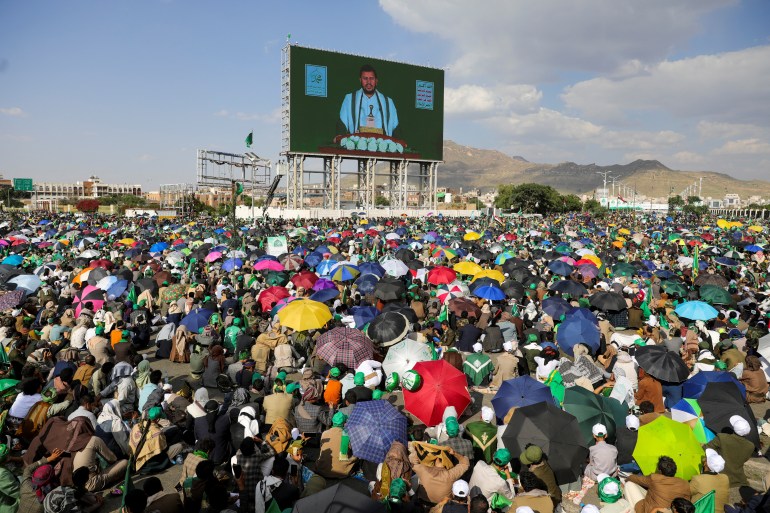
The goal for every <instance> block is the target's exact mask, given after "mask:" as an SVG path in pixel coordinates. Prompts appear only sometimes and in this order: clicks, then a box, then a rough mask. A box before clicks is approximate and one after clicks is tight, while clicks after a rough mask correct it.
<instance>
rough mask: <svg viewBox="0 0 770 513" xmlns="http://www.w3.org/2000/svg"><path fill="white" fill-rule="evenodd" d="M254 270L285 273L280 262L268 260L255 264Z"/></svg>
mask: <svg viewBox="0 0 770 513" xmlns="http://www.w3.org/2000/svg"><path fill="white" fill-rule="evenodd" d="M254 270H255V271H283V270H284V268H283V266H282V265H281V263H280V262H277V261H275V260H270V259H266V260H260V261H259V262H257V263H255V264H254Z"/></svg>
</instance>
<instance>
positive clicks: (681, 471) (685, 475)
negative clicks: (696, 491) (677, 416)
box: [634, 416, 703, 480]
mask: <svg viewBox="0 0 770 513" xmlns="http://www.w3.org/2000/svg"><path fill="white" fill-rule="evenodd" d="M661 456H668V457H669V458H672V459H673V460H674V461H675V462H676V476H677V477H680V478H682V479H685V480H689V479H690V478H692V476H694V475H696V474H699V473H700V464H701V459H702V458H703V449H702V448H701V445H700V443H698V440H697V439H696V438H695V434H693V432H692V429H691V428H690V426H688V425H686V424H682V423H679V422H676V421H674V420H671V419H669V418H667V417H663V416H661V417H658V418H657V419H655V420H653V421H652V422H650V423H649V424H645V425H644V426H642V427H641V428H639V437H638V439H637V441H636V448H635V449H634V460H636V463H637V464H638V465H639V467H640V468H641V469H642V472H644V473H645V474H652V473H653V472H655V470H656V469H657V467H658V459H659V458H660V457H661Z"/></svg>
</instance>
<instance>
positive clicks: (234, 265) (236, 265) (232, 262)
mask: <svg viewBox="0 0 770 513" xmlns="http://www.w3.org/2000/svg"><path fill="white" fill-rule="evenodd" d="M241 267H243V260H241V259H240V258H228V259H227V260H225V261H224V262H222V270H223V271H227V272H229V273H230V272H233V271H234V270H236V269H240V268H241Z"/></svg>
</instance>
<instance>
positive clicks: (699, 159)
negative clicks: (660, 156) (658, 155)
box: [671, 151, 706, 166]
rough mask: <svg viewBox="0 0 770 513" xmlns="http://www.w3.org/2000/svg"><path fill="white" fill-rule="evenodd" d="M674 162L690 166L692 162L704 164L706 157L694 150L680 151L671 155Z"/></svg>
mask: <svg viewBox="0 0 770 513" xmlns="http://www.w3.org/2000/svg"><path fill="white" fill-rule="evenodd" d="M671 160H672V164H675V165H683V166H688V165H692V164H703V163H704V162H705V161H706V158H705V157H704V156H703V155H700V154H699V153H695V152H692V151H678V152H676V153H674V154H673V155H672V156H671Z"/></svg>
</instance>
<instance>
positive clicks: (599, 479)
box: [596, 473, 610, 483]
mask: <svg viewBox="0 0 770 513" xmlns="http://www.w3.org/2000/svg"><path fill="white" fill-rule="evenodd" d="M608 477H610V475H609V474H605V473H601V474H599V475H597V476H596V482H597V483H601V482H602V481H604V480H605V479H607V478H608Z"/></svg>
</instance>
